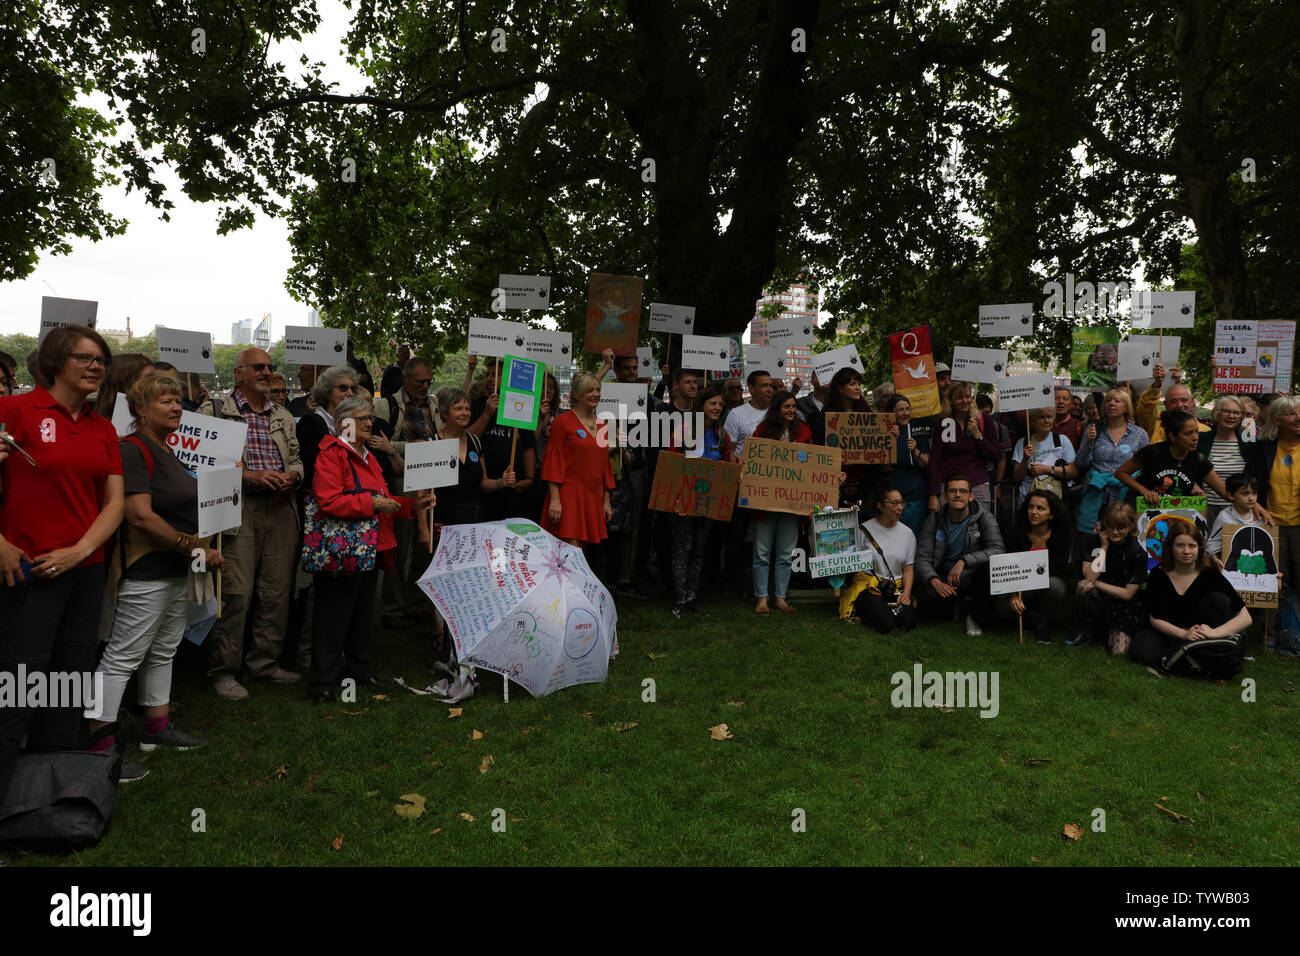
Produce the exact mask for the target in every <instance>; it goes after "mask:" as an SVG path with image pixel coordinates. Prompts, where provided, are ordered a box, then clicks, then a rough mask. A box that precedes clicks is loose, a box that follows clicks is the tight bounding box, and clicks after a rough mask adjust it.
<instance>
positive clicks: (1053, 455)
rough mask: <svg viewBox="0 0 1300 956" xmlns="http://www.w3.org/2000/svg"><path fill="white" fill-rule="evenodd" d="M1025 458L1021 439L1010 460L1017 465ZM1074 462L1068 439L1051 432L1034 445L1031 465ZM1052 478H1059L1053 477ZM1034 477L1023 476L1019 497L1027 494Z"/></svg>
mask: <svg viewBox="0 0 1300 956" xmlns="http://www.w3.org/2000/svg"><path fill="white" fill-rule="evenodd" d="M1024 458H1025V440H1024V439H1023V438H1021V439H1020V440H1019V441H1017V442H1016V447H1015V450H1014V451H1012V452H1011V460H1012V461H1014V462H1015V463H1016V464H1017V465H1018V464H1020V462H1022V461H1024ZM1072 461H1074V446H1073V445H1071V444H1070V439H1068V438H1065V437H1063V436H1061V435H1058V434H1056V433H1055V432H1051V433H1049V434H1048V436H1047V437H1046V438H1044V439H1043V440H1042V441H1041V442H1039V443H1038V444H1036V445H1034V458H1033V460H1032V461H1031V462H1030V464H1031V465H1053V466H1055V465H1068V464H1070V463H1071V462H1072ZM1052 477H1053V478H1058V477H1060V476H1059V475H1053V476H1052ZM1033 481H1034V476H1033V475H1028V474H1027V475H1025V478H1024V480H1023V481H1022V482H1020V497H1022V498H1023V497H1024V496H1025V495H1027V494H1029V486H1030V485H1031V484H1033Z"/></svg>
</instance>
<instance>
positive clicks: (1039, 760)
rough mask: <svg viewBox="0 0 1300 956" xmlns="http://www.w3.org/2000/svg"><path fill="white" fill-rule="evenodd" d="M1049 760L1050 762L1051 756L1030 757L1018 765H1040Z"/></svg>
mask: <svg viewBox="0 0 1300 956" xmlns="http://www.w3.org/2000/svg"><path fill="white" fill-rule="evenodd" d="M1051 762H1052V758H1051V757H1030V758H1029V759H1028V760H1026V761H1025V762H1024V763H1022V764H1021V765H1020V766H1022V767H1041V766H1042V765H1043V764H1045V763H1051Z"/></svg>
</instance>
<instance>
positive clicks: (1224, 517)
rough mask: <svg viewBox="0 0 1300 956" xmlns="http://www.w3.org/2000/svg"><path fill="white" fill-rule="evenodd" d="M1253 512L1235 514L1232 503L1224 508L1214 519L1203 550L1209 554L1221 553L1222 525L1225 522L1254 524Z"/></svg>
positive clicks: (1235, 510)
mask: <svg viewBox="0 0 1300 956" xmlns="http://www.w3.org/2000/svg"><path fill="white" fill-rule="evenodd" d="M1256 523H1257V522H1256V521H1255V512H1253V511H1252V512H1251V513H1250V514H1248V515H1239V514H1237V509H1236V508H1234V507H1233V506H1232V505H1228V507H1226V508H1224V509H1223V510H1222V511H1220V512H1219V514H1218V516H1217V517H1215V519H1214V527H1213V528H1211V529H1210V540H1208V541H1206V542H1205V550H1206V551H1208V552H1209V553H1210V554H1222V553H1223V526H1224V525H1225V524H1256Z"/></svg>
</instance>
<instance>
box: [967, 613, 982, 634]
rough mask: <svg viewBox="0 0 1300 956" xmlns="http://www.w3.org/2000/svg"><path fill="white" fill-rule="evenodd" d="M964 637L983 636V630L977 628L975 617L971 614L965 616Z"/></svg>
mask: <svg viewBox="0 0 1300 956" xmlns="http://www.w3.org/2000/svg"><path fill="white" fill-rule="evenodd" d="M966 636H967V637H983V636H984V631H983V629H982V628H981V627H980V626H979V623H978V622H977V621H976V620H975V617H974V615H972V614H967V615H966Z"/></svg>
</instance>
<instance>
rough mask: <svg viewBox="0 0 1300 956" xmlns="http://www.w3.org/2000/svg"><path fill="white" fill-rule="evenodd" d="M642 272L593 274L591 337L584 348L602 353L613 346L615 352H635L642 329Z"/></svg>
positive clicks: (589, 303) (589, 304)
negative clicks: (631, 273)
mask: <svg viewBox="0 0 1300 956" xmlns="http://www.w3.org/2000/svg"><path fill="white" fill-rule="evenodd" d="M642 285H644V283H643V281H642V280H641V278H640V276H615V275H607V274H605V273H603V272H593V273H592V274H591V285H590V287H589V289H588V292H587V337H586V339H585V341H584V342H583V345H582V348H583V351H585V352H595V353H596V354H597V355H599V354H600V353H601V352H603V351H605V349H613V350H614V354H615V355H635V354H636V338H637V333H638V332H640V330H641V287H642Z"/></svg>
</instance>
